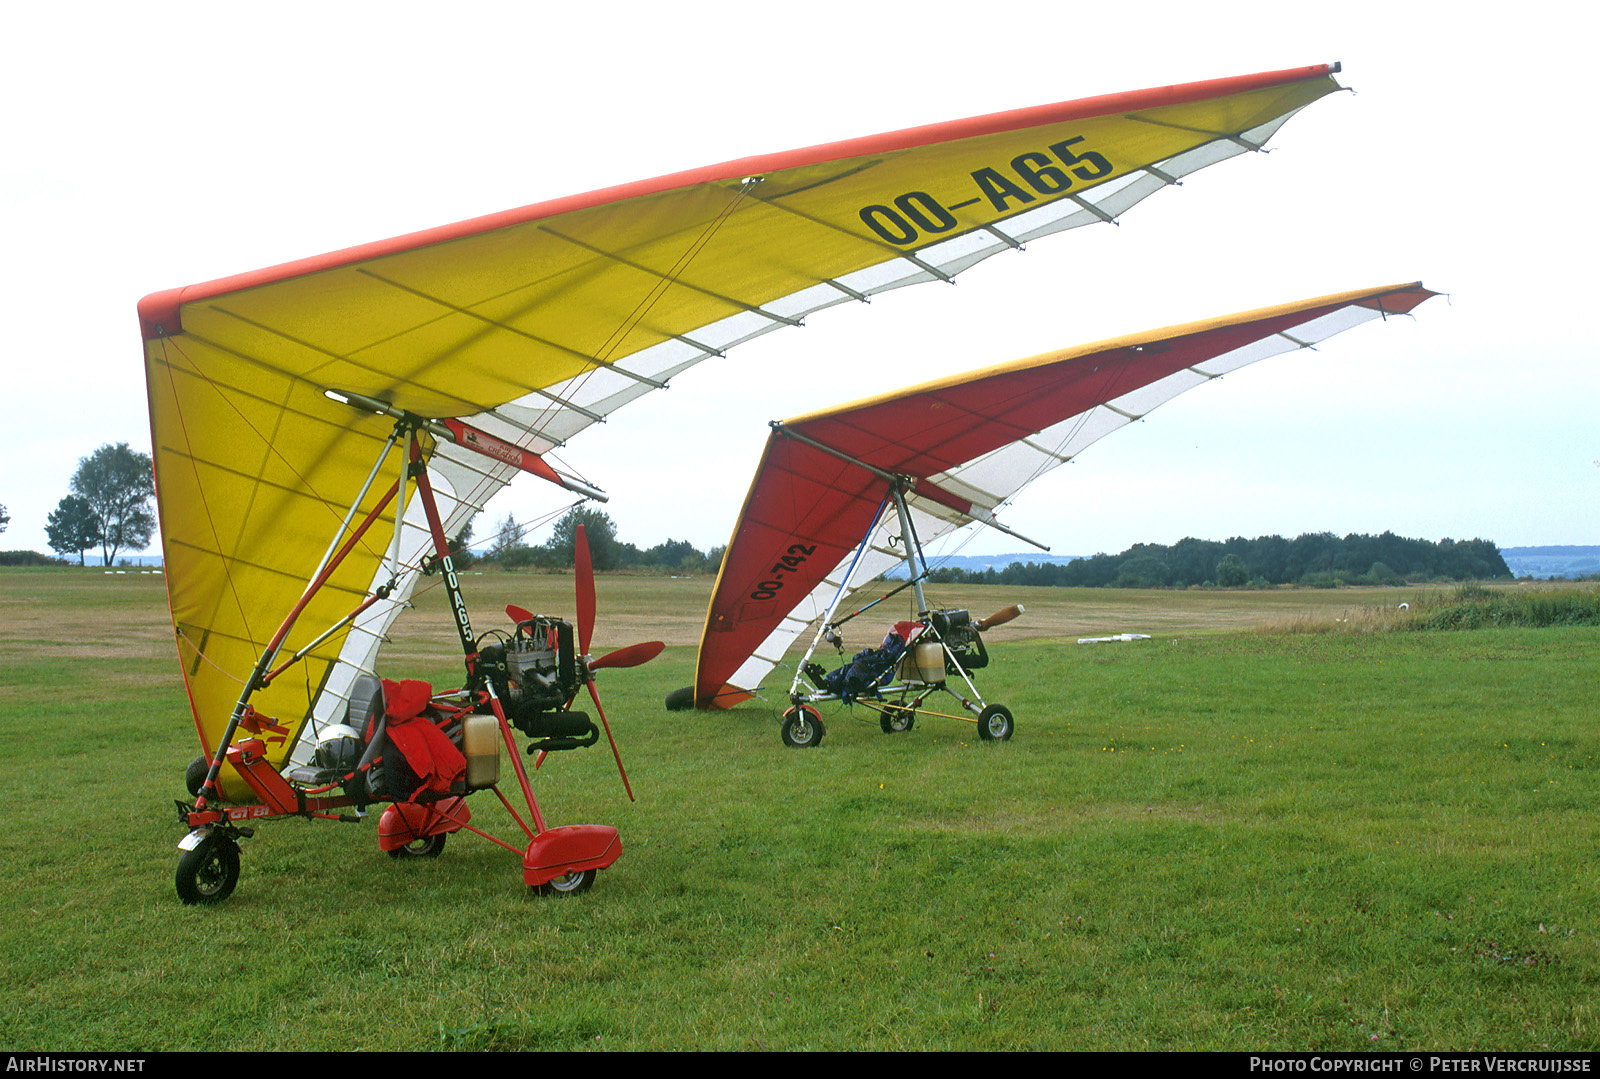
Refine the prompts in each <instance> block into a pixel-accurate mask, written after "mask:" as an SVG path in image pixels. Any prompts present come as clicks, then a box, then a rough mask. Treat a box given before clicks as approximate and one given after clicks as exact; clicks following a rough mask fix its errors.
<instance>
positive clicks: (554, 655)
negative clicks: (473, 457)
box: [176, 395, 664, 903]
mask: <svg viewBox="0 0 1600 1079" xmlns="http://www.w3.org/2000/svg"><path fill="white" fill-rule="evenodd" d="M346 396H348V397H351V398H354V400H352V401H351V403H352V404H356V405H358V406H360V407H365V408H369V409H372V410H375V411H381V412H383V413H384V414H387V415H391V416H395V417H396V419H397V422H396V424H395V428H394V433H393V434H392V435H391V437H390V439H389V442H388V443H387V444H386V445H385V448H384V452H383V454H381V455H380V457H379V462H378V465H375V466H374V468H373V472H372V474H371V475H369V477H368V481H367V485H366V486H364V487H363V489H362V493H361V494H360V495H358V496H357V498H356V500H355V503H354V504H355V505H360V504H361V502H362V499H363V498H364V497H365V496H366V493H367V489H368V487H370V486H371V483H372V479H373V477H374V476H375V475H376V474H377V471H378V468H379V466H381V464H382V461H383V459H384V457H385V456H387V454H388V452H389V450H390V448H392V447H393V446H395V445H396V444H397V443H399V444H403V445H404V447H405V452H404V453H402V455H401V458H402V465H401V476H400V479H399V480H397V481H396V482H395V484H394V485H393V486H391V488H390V490H389V492H388V494H387V495H386V496H384V497H382V498H380V499H379V500H378V502H377V505H376V506H374V507H373V508H372V509H371V510H370V511H369V512H368V513H367V514H366V515H365V517H364V519H363V520H362V521H360V522H359V523H358V524H357V525H356V526H355V527H354V528H353V529H352V530H351V534H350V535H349V537H348V538H347V539H346V540H345V542H344V543H343V545H342V546H339V547H338V549H337V550H336V551H335V550H333V549H332V547H331V546H330V553H329V554H328V555H327V556H326V557H325V558H324V562H323V565H321V566H320V567H319V568H318V570H317V572H316V573H314V574H313V576H312V579H311V581H310V583H309V584H308V585H307V587H306V591H305V594H304V595H303V596H302V598H301V600H300V602H299V603H298V604H296V605H295V608H294V610H292V611H291V612H290V613H289V615H288V617H287V618H285V619H284V621H283V623H282V625H281V626H280V627H279V628H278V631H277V633H276V634H275V635H274V636H273V639H272V641H271V643H270V644H268V645H267V647H266V649H265V650H264V651H263V652H262V654H261V657H260V659H259V661H258V662H257V663H256V666H255V670H254V671H253V672H252V674H251V676H250V677H249V678H248V679H247V680H246V683H245V686H244V689H243V692H242V693H241V694H240V696H239V699H238V703H237V704H236V705H235V707H234V711H233V714H232V716H231V717H230V720H229V722H228V725H227V727H226V729H225V732H224V734H223V736H222V738H221V740H220V741H219V743H218V744H217V746H216V748H215V750H214V751H213V752H212V754H211V755H210V757H209V758H206V757H201V758H197V759H196V760H195V761H194V763H192V764H191V765H190V766H189V773H188V775H187V777H186V781H187V786H188V787H189V793H190V794H191V795H192V796H193V798H194V801H193V802H183V801H179V802H178V803H177V806H178V817H179V820H180V822H182V823H184V824H185V825H187V826H188V827H189V829H190V831H189V833H188V834H187V835H186V836H185V837H184V839H183V840H182V841H181V842H180V843H179V849H180V851H181V852H182V854H181V855H180V858H179V861H178V869H177V878H176V883H177V890H178V895H179V897H180V898H181V899H182V900H183V901H184V902H185V903H219V902H221V901H223V900H224V899H226V898H228V896H229V895H231V894H232V893H233V890H234V887H235V885H236V884H237V883H238V879H239V843H240V840H242V839H247V838H250V837H251V836H252V835H253V834H254V826H255V825H256V824H258V823H260V822H262V821H267V820H272V819H275V818H284V817H302V818H312V819H326V820H338V821H347V822H358V821H361V820H363V819H365V817H366V816H367V813H366V808H367V807H368V806H372V805H385V808H384V810H383V812H382V814H381V816H380V818H379V823H378V846H379V848H380V849H382V850H384V851H387V852H388V853H389V854H390V855H391V856H392V857H395V858H408V857H432V856H436V855H437V854H439V852H440V851H441V850H442V849H443V847H444V843H445V840H446V838H447V837H448V836H449V835H450V834H451V833H453V832H458V831H462V830H465V831H470V832H474V833H476V834H478V835H480V836H483V837H484V838H485V839H488V840H489V841H490V842H493V843H496V844H498V845H500V846H502V847H505V848H506V849H507V850H510V851H512V852H513V853H515V854H517V855H519V856H520V857H521V859H522V876H523V881H524V883H526V884H527V885H528V886H530V887H532V888H534V889H535V890H536V891H538V892H540V893H545V894H575V893H578V892H582V891H584V890H586V889H587V888H588V887H589V886H590V885H591V884H593V882H594V879H595V874H596V872H597V871H598V870H601V869H605V868H607V867H608V866H610V865H611V864H613V863H614V862H615V861H616V860H617V858H618V857H620V856H621V854H622V844H621V839H620V837H619V836H618V833H617V830H616V829H615V828H614V827H611V826H610V825H601V824H575V825H564V826H560V827H550V826H548V825H547V824H546V823H545V820H544V816H543V814H542V813H541V812H540V810H539V804H538V800H537V799H536V798H535V797H534V794H533V788H532V787H531V785H530V784H529V781H528V773H527V769H525V768H524V766H523V763H522V760H521V756H522V754H521V753H520V752H519V750H518V744H517V743H518V733H520V734H522V735H524V736H526V737H528V738H529V739H531V741H530V742H529V743H528V745H527V746H526V752H527V753H530V754H533V753H537V754H538V761H537V763H536V764H535V767H537V766H538V763H542V762H543V760H544V756H545V754H547V753H550V752H555V751H560V750H567V749H577V748H582V747H586V746H592V745H594V744H595V743H596V742H597V741H598V740H599V733H600V728H599V727H597V726H595V724H594V722H593V721H592V720H590V718H589V717H588V716H587V715H586V714H585V713H582V712H575V711H573V710H572V703H573V700H574V699H575V698H576V696H577V693H578V691H579V689H580V688H581V687H584V686H587V687H588V689H589V694H590V696H591V698H593V700H594V704H595V711H596V714H597V715H598V716H599V719H600V723H601V725H602V726H604V728H605V732H606V736H607V739H608V740H609V742H610V745H611V750H612V753H613V755H614V756H615V757H616V761H617V769H618V772H619V773H620V774H621V776H622V782H623V786H624V789H626V790H627V793H628V797H629V798H632V797H633V791H632V789H631V787H630V786H629V784H628V777H627V772H626V770H625V769H623V766H622V757H621V754H620V753H619V752H618V750H617V746H616V740H615V738H613V737H612V735H611V728H610V724H609V723H608V722H607V720H606V717H605V712H604V709H603V708H602V707H601V705H600V698H599V695H598V693H597V692H596V690H595V673H596V672H597V671H600V670H603V669H606V668H621V667H633V666H638V665H639V664H642V663H645V662H647V661H649V660H651V659H653V658H655V656H657V655H658V654H660V652H661V650H662V648H663V647H664V646H663V645H662V644H661V642H659V641H652V642H647V643H643V644H636V645H632V646H629V647H627V648H621V649H618V650H616V651H614V652H610V653H608V654H606V655H603V656H599V657H591V656H590V655H589V644H590V641H591V639H592V637H593V633H594V622H595V590H594V573H593V566H592V563H591V561H590V555H589V548H588V543H587V539H586V537H585V535H584V533H583V529H582V526H581V525H580V526H579V528H578V530H577V535H576V542H575V551H574V554H575V561H576V577H577V625H576V626H575V627H574V625H573V624H572V623H569V622H567V621H565V620H563V619H560V618H553V617H549V616H543V615H535V614H532V613H530V612H528V611H526V610H524V609H522V608H520V607H517V606H515V605H512V606H508V607H507V608H506V612H507V614H508V615H510V617H511V619H512V622H513V623H514V630H513V631H512V632H511V633H504V632H502V631H499V630H491V631H489V632H488V633H485V634H484V635H483V636H482V637H474V636H473V632H472V626H471V622H470V620H469V618H468V615H467V608H466V603H465V600H464V599H463V597H462V594H461V587H460V582H459V581H458V579H457V576H456V570H455V566H454V564H453V562H452V560H451V555H450V549H449V545H448V542H447V540H446V538H445V533H444V527H443V524H442V521H441V519H440V515H439V510H438V506H437V504H436V501H435V498H434V494H433V490H432V487H431V485H430V483H429V481H428V470H427V465H426V463H425V461H424V459H423V454H422V450H421V444H420V442H419V440H418V434H419V432H422V431H431V430H432V428H433V427H434V426H436V425H435V424H434V423H432V422H431V421H428V420H426V419H423V418H421V417H417V416H414V415H411V414H409V413H403V412H400V411H399V410H396V409H392V408H390V407H389V406H387V405H384V404H383V403H382V402H377V401H371V400H368V399H364V398H357V397H355V395H346ZM434 433H437V432H434ZM408 484H412V485H414V487H415V492H416V495H417V498H418V500H419V501H420V503H421V505H422V507H423V511H424V513H425V515H426V517H427V521H428V526H429V530H430V532H431V534H432V547H433V550H432V556H431V557H432V562H431V565H430V566H429V567H428V571H429V572H437V573H439V574H440V575H441V577H442V579H443V583H444V588H445V590H446V593H447V595H448V597H449V605H450V609H451V613H452V617H453V618H454V621H455V628H456V630H457V633H458V635H459V637H460V641H461V645H462V649H463V652H464V655H465V662H466V684H465V685H464V686H463V687H462V688H460V689H455V690H450V691H447V692H442V693H435V692H434V691H433V688H432V686H430V685H429V684H428V683H426V682H420V681H402V682H395V681H386V680H380V679H378V678H377V677H376V675H374V674H373V673H372V672H366V673H364V674H363V675H362V676H360V677H359V678H358V679H357V681H356V683H355V686H354V688H353V690H352V692H351V694H350V698H349V704H348V707H347V711H346V714H345V716H344V721H343V722H340V723H333V724H325V725H324V726H323V727H322V728H321V729H320V730H319V731H318V732H317V735H318V737H317V742H316V747H315V750H314V752H313V754H312V758H311V761H310V763H309V764H302V765H298V766H289V767H284V768H282V769H281V770H280V768H279V767H276V766H274V765H273V764H272V763H271V762H270V761H269V759H268V752H267V749H268V740H276V741H282V740H283V739H284V738H285V737H287V734H288V731H287V729H286V728H285V727H284V726H282V725H280V724H279V723H278V721H277V720H276V719H274V718H272V717H270V716H266V715H263V714H261V713H260V712H257V711H256V710H255V708H254V707H252V705H251V698H252V696H253V695H254V694H255V693H256V692H257V691H258V690H261V689H263V688H265V687H266V686H268V685H270V684H271V682H272V681H273V680H274V679H276V678H278V677H279V676H281V675H282V674H283V673H284V672H285V671H286V670H288V669H289V668H291V667H293V666H294V665H295V664H296V663H297V662H298V661H299V660H301V659H302V658H303V657H304V656H306V655H307V654H308V653H310V651H311V650H312V649H313V648H314V647H315V646H316V645H318V644H320V643H321V642H322V641H324V640H326V639H328V638H329V637H330V636H332V635H333V634H334V633H336V632H337V631H338V630H339V629H341V628H342V627H344V626H346V625H348V624H350V623H351V622H353V621H354V620H355V619H356V618H357V617H358V616H359V615H360V614H361V613H362V612H363V611H364V610H366V609H367V608H368V607H369V606H371V605H372V604H373V603H375V602H376V601H377V600H378V599H380V598H384V594H385V589H382V588H380V589H378V590H377V591H376V593H375V594H373V595H371V596H368V597H367V598H365V599H364V600H363V601H362V602H361V603H360V604H359V605H358V606H357V607H356V609H355V610H353V611H351V612H350V613H349V614H348V615H346V616H345V617H344V618H343V619H341V620H340V621H339V622H338V623H337V624H335V625H334V626H333V627H330V628H329V629H328V630H326V631H325V632H324V633H323V634H321V635H320V636H318V637H317V638H316V639H315V640H313V641H312V642H311V643H310V644H307V645H305V646H303V647H302V648H300V649H299V650H298V651H297V652H295V653H294V655H292V656H290V657H289V658H288V659H287V660H285V661H284V662H283V663H282V664H280V665H279V666H277V667H275V668H274V667H273V663H274V662H275V661H276V659H277V657H278V654H279V652H280V651H281V650H282V648H283V646H284V642H285V640H286V638H287V637H288V635H289V633H290V631H291V629H292V628H293V627H294V624H295V622H296V620H297V619H298V617H299V615H300V613H301V611H303V610H304V608H305V607H306V605H307V603H308V602H309V601H310V600H311V598H312V596H314V595H315V594H316V593H317V592H318V591H319V590H320V589H321V588H322V587H323V586H324V585H325V584H326V583H327V581H328V579H329V577H330V576H331V575H332V574H333V572H334V570H335V569H336V568H337V567H338V565H339V564H340V562H341V561H342V560H343V559H344V557H345V556H346V555H348V554H349V552H350V551H351V550H352V549H353V548H354V547H355V545H356V544H357V542H358V541H359V540H360V539H361V537H362V536H363V535H364V534H365V533H366V532H367V530H368V529H370V528H371V526H372V525H373V524H374V523H375V522H376V521H378V520H379V518H380V517H381V516H382V514H383V513H384V511H385V510H386V509H387V507H388V506H389V504H390V503H391V502H392V501H393V500H394V497H395V495H396V494H397V493H400V494H401V496H402V499H401V500H402V506H401V507H400V509H399V510H398V511H397V512H396V514H395V522H396V524H395V527H396V530H397V531H398V529H399V528H400V522H401V520H402V519H403V517H404V515H405V512H404V505H403V503H404V492H406V491H407V489H408ZM585 493H593V492H590V491H585ZM353 514H354V511H353V510H352V517H353ZM349 520H350V518H347V519H346V521H347V523H348V522H349ZM343 531H344V527H343V526H341V535H342V533H343ZM337 543H338V538H337V537H336V539H335V544H337ZM575 634H576V635H575ZM502 748H504V750H505V751H506V754H507V756H508V757H509V759H510V761H511V765H512V772H513V773H514V775H515V779H516V784H517V787H518V789H519V790H520V792H521V794H522V802H523V805H524V808H525V815H524V814H523V813H519V812H518V811H517V809H516V807H514V806H513V804H512V802H511V800H510V799H508V798H507V796H506V794H505V792H504V791H503V790H502V789H501V767H500V762H501V757H500V750H501V749H502ZM224 765H227V766H230V767H231V768H232V769H233V770H234V771H235V772H236V773H237V774H238V775H239V776H240V777H241V778H242V780H243V781H244V783H245V784H246V785H247V786H248V789H249V791H250V792H251V793H252V794H253V796H254V798H255V800H254V801H249V802H246V801H241V800H239V799H238V798H237V796H234V797H231V798H230V797H229V796H227V795H226V794H225V793H224V789H223V785H222V783H221V782H219V776H220V775H221V772H222V769H223V767H224ZM485 790H487V791H492V792H493V793H494V795H495V796H496V797H497V798H498V799H499V800H500V802H501V804H502V805H504V806H505V808H506V810H507V812H508V813H510V815H511V817H512V819H513V820H515V821H516V822H517V824H518V825H519V826H520V828H521V830H522V832H523V838H522V839H521V840H519V841H518V842H517V843H512V842H507V841H506V840H504V839H500V838H498V837H496V836H493V835H490V834H489V833H488V832H485V831H483V830H482V829H480V828H478V827H476V826H475V825H473V824H472V822H471V821H472V814H471V811H470V810H469V809H468V807H467V804H466V798H467V796H469V795H471V794H473V793H476V792H478V791H485Z"/></svg>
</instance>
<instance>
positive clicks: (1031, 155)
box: [860, 135, 1113, 247]
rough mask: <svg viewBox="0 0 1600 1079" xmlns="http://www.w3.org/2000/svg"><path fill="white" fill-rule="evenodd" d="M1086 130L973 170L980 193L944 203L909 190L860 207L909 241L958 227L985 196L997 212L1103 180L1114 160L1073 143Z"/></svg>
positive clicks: (896, 237) (901, 241) (894, 239)
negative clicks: (1077, 183)
mask: <svg viewBox="0 0 1600 1079" xmlns="http://www.w3.org/2000/svg"><path fill="white" fill-rule="evenodd" d="M1082 141H1083V136H1082V135H1074V136H1073V137H1072V138H1070V139H1062V140H1061V141H1060V142H1055V143H1051V144H1050V146H1049V152H1045V151H1044V150H1028V151H1026V152H1024V153H1020V154H1018V155H1017V156H1016V157H1013V158H1012V159H1011V161H1010V162H1009V163H1008V164H1007V165H1005V166H1001V167H998V168H996V167H993V166H986V167H984V168H981V169H978V170H976V171H975V172H973V173H972V182H973V184H974V185H975V186H976V187H977V190H978V193H977V194H976V195H974V196H973V197H972V198H969V199H966V200H964V201H961V202H953V203H951V204H950V205H948V206H946V205H945V204H944V203H942V202H940V201H939V200H938V199H936V198H934V197H933V196H932V195H930V194H928V193H927V192H926V191H907V192H906V193H905V194H903V195H897V196H895V198H894V200H893V204H892V205H884V204H881V203H874V204H873V205H871V206H863V207H861V211H860V217H861V220H862V223H863V224H865V225H866V226H867V227H868V228H869V229H871V230H872V231H873V232H875V233H877V235H878V236H879V238H881V239H883V240H884V241H886V242H888V243H891V244H894V245H895V246H896V247H906V246H909V245H911V244H914V243H916V242H917V241H918V240H920V239H922V238H924V237H926V236H929V235H933V236H937V235H938V234H940V233H942V232H949V231H950V230H951V229H953V228H955V227H956V217H955V214H953V213H951V211H952V210H960V209H963V208H965V207H967V206H975V205H977V204H978V203H980V202H983V201H984V200H986V199H987V200H988V202H989V205H990V206H991V207H992V208H993V209H994V211H995V212H996V213H1000V214H1004V213H1008V212H1009V211H1011V210H1012V209H1015V208H1016V207H1018V206H1026V205H1027V204H1028V203H1030V202H1037V201H1038V199H1039V197H1040V196H1041V195H1043V196H1046V197H1048V196H1051V195H1060V194H1062V193H1063V192H1065V191H1067V190H1068V189H1069V188H1071V187H1072V185H1073V182H1074V180H1100V179H1104V178H1105V177H1107V176H1110V175H1111V173H1112V171H1113V170H1112V166H1111V162H1110V161H1107V160H1106V158H1105V155H1103V154H1101V153H1098V152H1096V151H1094V150H1088V149H1083V148H1075V147H1077V144H1078V143H1080V142H1082Z"/></svg>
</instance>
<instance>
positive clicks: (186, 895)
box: [177, 832, 239, 905]
mask: <svg viewBox="0 0 1600 1079" xmlns="http://www.w3.org/2000/svg"><path fill="white" fill-rule="evenodd" d="M238 883H239V845H238V844H237V843H235V842H234V841H233V840H232V839H230V838H228V837H227V836H225V835H222V834H221V833H218V832H213V833H212V834H210V835H208V836H206V837H205V838H203V839H201V840H200V841H199V843H198V844H197V845H196V846H195V847H194V848H193V849H191V850H186V851H184V852H183V856H182V857H181V858H179V859H178V879H177V884H178V898H179V899H181V900H183V901H184V902H185V903H190V904H194V903H202V904H208V905H209V904H211V903H220V902H222V901H223V900H224V899H226V898H228V897H229V896H230V895H232V894H233V888H234V885H236V884H238Z"/></svg>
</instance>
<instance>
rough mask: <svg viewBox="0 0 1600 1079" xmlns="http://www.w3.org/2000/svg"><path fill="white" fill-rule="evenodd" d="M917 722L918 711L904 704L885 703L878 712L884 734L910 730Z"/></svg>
mask: <svg viewBox="0 0 1600 1079" xmlns="http://www.w3.org/2000/svg"><path fill="white" fill-rule="evenodd" d="M916 722H917V713H916V710H915V709H913V708H907V707H906V706H905V705H903V704H889V705H885V706H884V708H883V711H882V712H880V713H879V714H878V726H880V727H882V728H883V733H884V734H899V733H900V732H901V731H909V730H910V729H911V728H912V727H913V726H914V725H915V724H916Z"/></svg>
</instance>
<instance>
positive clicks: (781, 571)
mask: <svg viewBox="0 0 1600 1079" xmlns="http://www.w3.org/2000/svg"><path fill="white" fill-rule="evenodd" d="M816 553H817V548H816V545H815V544H809V543H791V544H790V545H789V549H788V550H787V551H785V552H784V555H783V557H782V558H780V559H779V560H778V561H776V562H774V563H773V564H772V568H771V569H769V570H767V572H768V573H770V574H772V580H770V581H762V582H761V583H760V584H758V585H756V587H755V588H754V589H753V590H752V591H751V593H750V598H751V599H776V598H777V597H778V592H779V590H780V589H782V588H783V577H784V575H785V574H788V573H793V572H794V571H795V570H797V569H799V568H800V567H801V566H802V565H803V564H804V563H805V560H806V559H807V558H810V557H811V556H812V555H814V554H816Z"/></svg>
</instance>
